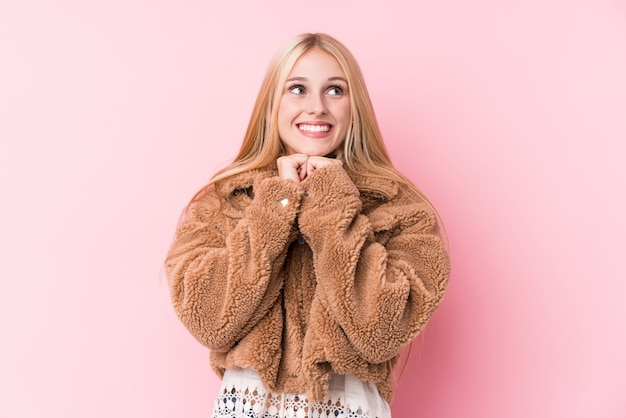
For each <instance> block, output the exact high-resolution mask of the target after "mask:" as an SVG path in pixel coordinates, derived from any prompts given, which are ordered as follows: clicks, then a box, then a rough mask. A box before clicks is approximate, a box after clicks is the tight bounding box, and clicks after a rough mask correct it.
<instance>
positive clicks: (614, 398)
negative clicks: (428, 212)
mask: <svg viewBox="0 0 626 418" xmlns="http://www.w3.org/2000/svg"><path fill="white" fill-rule="evenodd" d="M211 3H214V4H211ZM394 3H396V4H394ZM409 5H410V6H409ZM303 31H325V32H328V33H331V34H333V35H334V36H336V37H337V38H339V39H340V40H342V41H344V43H346V44H347V45H348V46H349V47H350V48H351V49H352V51H353V52H354V53H355V55H356V56H357V58H359V60H360V62H361V65H362V67H363V71H364V73H365V76H366V79H367V81H368V83H369V86H370V89H371V94H372V96H373V99H374V102H375V107H376V110H377V111H378V116H379V119H380V123H381V125H382V129H383V131H384V133H385V135H386V138H387V141H388V144H389V148H390V150H391V152H392V155H393V157H394V160H395V162H396V163H397V165H398V166H399V167H400V168H401V169H403V170H404V171H405V172H406V173H407V174H409V175H410V177H411V178H413V179H414V180H415V181H416V182H417V183H418V184H419V185H421V187H422V188H423V190H424V191H425V192H426V193H427V194H428V195H429V196H430V197H431V198H432V200H433V201H434V202H435V204H436V205H437V206H438V207H439V209H440V211H441V214H442V216H443V218H444V219H445V221H446V225H447V229H448V234H449V239H450V243H451V252H452V256H453V267H454V274H453V278H452V282H451V285H450V289H449V293H448V296H447V298H446V300H445V302H444V304H443V305H442V308H441V309H440V311H439V312H438V313H437V314H436V316H435V317H434V319H433V321H432V322H431V324H430V326H429V327H428V328H427V330H426V333H425V335H424V336H423V337H420V338H419V339H418V340H417V341H416V343H415V344H414V345H413V350H412V352H411V357H410V360H409V362H408V364H407V367H406V370H405V372H404V374H403V376H402V379H401V381H400V384H399V387H398V390H397V396H396V402H395V403H394V405H393V409H394V413H395V417H429V418H435V417H440V418H456V417H459V418H466V417H469V418H472V417H481V418H501V417H507V418H527V417H569V418H578V417H580V418H583V417H584V418H588V417H594V418H598V417H606V418H609V417H611V418H618V417H624V416H626V400H625V399H626V398H625V397H624V388H625V387H626V361H625V360H624V359H625V357H624V355H625V353H626V308H625V306H626V304H625V303H624V301H623V300H624V294H625V292H626V285H625V284H624V283H626V268H625V267H624V258H625V255H626V254H625V251H624V250H625V247H626V246H625V244H624V236H625V235H626V221H624V216H625V215H624V214H625V213H626V204H625V191H626V187H625V186H624V180H625V179H626V169H625V168H624V167H625V166H626V164H625V163H624V159H625V157H626V152H625V146H624V144H625V143H626V7H625V6H624V3H623V2H621V1H618V0H614V1H609V0H577V1H556V0H529V1H525V2H522V1H512V0H511V1H496V0H476V1H471V2H470V1H464V0H455V1H452V0H443V1H406V2H389V1H387V2H370V3H364V2H363V1H330V0H329V1H326V0H320V1H317V2H306V3H305V2H298V1H294V0H288V1H285V0H280V1H278V0H277V1H265V2H256V1H249V2H242V1H230V2H223V4H222V3H220V4H219V5H218V4H217V2H202V1H173V0H160V1H148V0H143V1H142V0H109V1H100V2H88V1H79V0H74V1H72V0H59V1H54V2H52V1H43V0H39V1H37V0H19V1H17V0H15V1H11V0H4V1H2V2H0V60H2V61H1V63H0V139H1V145H0V170H1V176H0V196H1V200H2V201H1V203H0V231H2V233H1V238H0V239H1V242H2V248H1V251H0V257H1V261H2V264H1V265H2V270H1V271H2V275H1V277H2V282H3V287H2V302H1V303H0V310H1V311H0V321H1V324H0V325H1V330H2V344H1V345H0V347H1V348H0V350H1V355H0V416H3V417H43V416H46V417H63V418H84V417H90V418H99V417H102V418H104V417H113V416H114V417H151V418H173V417H206V416H208V414H209V412H210V409H211V399H212V397H213V395H214V394H215V391H216V388H217V385H218V381H217V379H216V378H215V377H213V375H212V374H211V372H210V369H209V366H208V361H207V352H206V351H205V350H204V349H203V348H202V347H201V346H200V345H199V344H198V343H196V341H195V340H193V339H192V337H190V336H189V334H188V333H187V332H186V330H184V329H183V327H182V326H181V325H180V324H179V322H178V320H177V319H176V318H175V316H174V314H173V311H172V309H171V307H170V304H169V295H168V290H167V286H166V280H165V278H164V275H163V272H162V270H161V262H162V260H163V257H164V254H165V252H166V250H167V246H168V244H169V242H170V239H171V237H172V234H173V231H174V227H175V225H176V220H177V217H178V215H179V213H180V210H181V208H182V206H183V205H184V204H185V202H186V200H187V199H188V198H189V197H190V196H191V195H192V194H193V193H194V191H195V190H196V189H197V188H198V187H199V186H200V185H201V184H203V183H204V182H205V181H206V180H207V179H208V178H209V176H210V174H211V173H212V172H213V171H215V170H216V169H217V168H218V167H220V166H222V165H223V164H224V163H225V162H226V161H227V160H228V158H230V157H231V156H232V155H233V153H234V152H235V150H236V149H237V147H238V145H239V141H240V138H241V136H242V134H243V131H244V129H245V124H246V123H247V119H248V116H249V114H250V111H251V108H252V103H253V100H254V97H255V95H256V91H257V89H258V87H259V83H260V80H261V77H262V75H263V72H264V69H265V67H266V65H267V62H268V60H269V58H270V56H271V54H272V53H273V52H274V50H275V49H276V48H277V47H278V46H279V45H280V44H281V43H282V42H284V41H286V40H287V39H288V38H290V37H291V36H292V35H295V34H297V33H300V32H303Z"/></svg>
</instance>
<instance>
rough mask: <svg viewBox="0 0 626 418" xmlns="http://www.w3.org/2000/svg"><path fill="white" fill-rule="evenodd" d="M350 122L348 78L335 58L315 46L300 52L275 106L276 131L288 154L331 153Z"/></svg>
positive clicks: (321, 154)
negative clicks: (277, 104)
mask: <svg viewBox="0 0 626 418" xmlns="http://www.w3.org/2000/svg"><path fill="white" fill-rule="evenodd" d="M349 124H350V95H349V92H348V81H347V79H346V75H345V74H344V72H343V70H342V69H341V66H340V65H339V63H338V62H337V60H336V59H335V58H334V57H333V56H332V55H330V54H328V53H327V52H324V51H323V50H321V49H319V48H312V49H310V50H308V51H307V52H305V53H304V54H302V55H301V56H300V58H298V60H297V61H296V63H295V65H294V66H293V68H292V69H291V72H290V73H289V76H288V77H287V83H286V85H285V89H284V91H283V95H282V97H281V99H280V103H279V106H278V132H279V134H280V139H281V140H282V141H283V144H285V147H286V149H287V153H288V154H296V153H298V154H306V155H308V156H321V157H323V156H326V155H329V154H333V153H334V151H335V150H336V149H337V148H339V146H340V145H341V144H342V143H343V140H344V139H345V137H346V132H347V131H348V125H349Z"/></svg>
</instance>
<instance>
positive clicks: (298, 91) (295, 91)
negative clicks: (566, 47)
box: [289, 85, 304, 94]
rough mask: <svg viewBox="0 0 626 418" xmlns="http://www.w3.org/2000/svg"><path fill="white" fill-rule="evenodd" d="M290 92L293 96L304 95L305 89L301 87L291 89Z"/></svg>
mask: <svg viewBox="0 0 626 418" xmlns="http://www.w3.org/2000/svg"><path fill="white" fill-rule="evenodd" d="M289 91H290V92H291V93H293V94H304V87H302V86H300V85H296V86H291V87H289Z"/></svg>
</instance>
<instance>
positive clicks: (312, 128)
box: [298, 125, 330, 132]
mask: <svg viewBox="0 0 626 418" xmlns="http://www.w3.org/2000/svg"><path fill="white" fill-rule="evenodd" d="M298 129H300V130H301V131H304V132H328V131H329V130H330V125H298Z"/></svg>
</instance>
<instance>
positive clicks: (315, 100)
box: [306, 94, 328, 115]
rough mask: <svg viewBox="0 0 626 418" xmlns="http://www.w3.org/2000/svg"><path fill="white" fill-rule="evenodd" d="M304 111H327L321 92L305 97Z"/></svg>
mask: <svg viewBox="0 0 626 418" xmlns="http://www.w3.org/2000/svg"><path fill="white" fill-rule="evenodd" d="M306 112H307V113H309V114H315V115H324V114H326V112H328V109H327V108H326V102H325V100H324V97H323V95H321V94H310V95H309V97H308V98H307V103H306Z"/></svg>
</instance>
